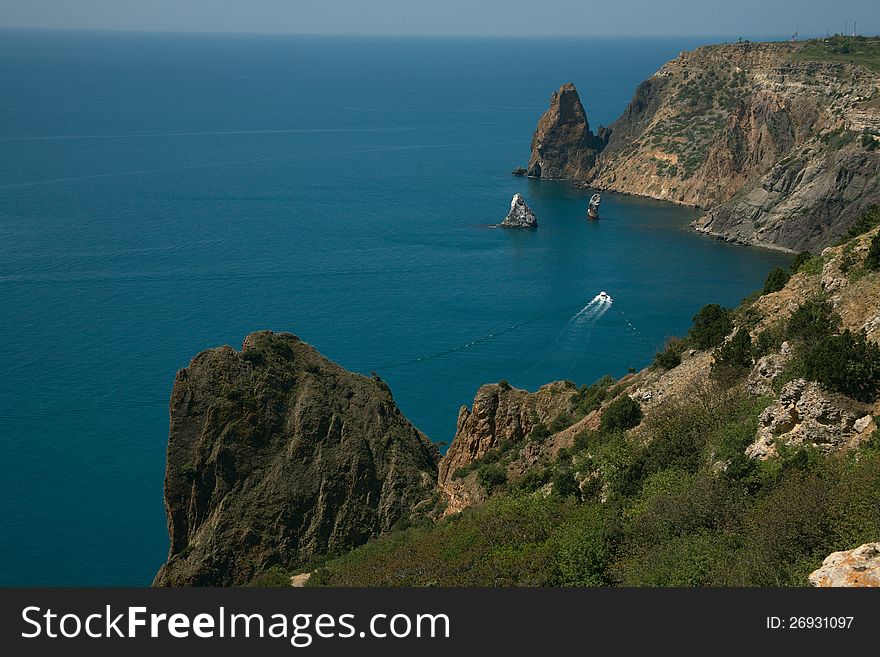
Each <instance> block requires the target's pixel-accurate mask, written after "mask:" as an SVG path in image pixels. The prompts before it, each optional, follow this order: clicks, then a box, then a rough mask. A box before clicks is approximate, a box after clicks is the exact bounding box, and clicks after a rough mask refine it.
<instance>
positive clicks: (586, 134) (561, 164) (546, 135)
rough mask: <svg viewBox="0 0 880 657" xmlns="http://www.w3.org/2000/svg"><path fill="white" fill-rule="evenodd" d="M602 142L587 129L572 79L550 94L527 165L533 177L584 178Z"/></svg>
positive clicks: (591, 166)
mask: <svg viewBox="0 0 880 657" xmlns="http://www.w3.org/2000/svg"><path fill="white" fill-rule="evenodd" d="M603 145H604V143H603V141H602V140H601V139H600V138H598V137H596V136H595V135H594V134H593V133H592V132H591V131H590V124H589V122H588V121H587V114H586V112H584V106H583V105H582V104H581V99H580V97H579V96H578V92H577V89H575V87H574V85H573V84H572V83H570V82H569V83H566V84H564V85H562V86H561V87H560V88H559V91H556V92H554V93H553V95H552V96H550V108H549V109H548V110H547V111H546V112H544V114H543V115H542V116H541V118H540V120H539V121H538V127H537V129H536V130H535V134H534V136H533V137H532V153H531V157H529V164H528V168H527V172H528V175H529V176H531V177H533V178H562V179H571V180H578V179H583V178H585V177H586V176H587V175H588V174H589V172H590V170H591V169H592V168H593V166H594V165H595V164H596V157H597V156H598V154H599V151H601V150H602V147H603Z"/></svg>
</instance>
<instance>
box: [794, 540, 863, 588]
mask: <svg viewBox="0 0 880 657" xmlns="http://www.w3.org/2000/svg"><path fill="white" fill-rule="evenodd" d="M810 584H812V585H813V586H819V587H832V586H880V543H865V544H864V545H860V546H859V547H857V548H856V549H854V550H846V551H843V552H832V553H831V554H829V555H828V556H827V557H826V558H825V561H823V562H822V567H821V568H818V569H816V570H814V571H813V572H812V573H810Z"/></svg>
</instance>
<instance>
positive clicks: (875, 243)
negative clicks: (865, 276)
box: [865, 233, 880, 271]
mask: <svg viewBox="0 0 880 657" xmlns="http://www.w3.org/2000/svg"><path fill="white" fill-rule="evenodd" d="M865 269H867V270H868V271H877V270H878V269H880V233H877V234H876V235H874V237H873V238H872V239H871V246H870V247H869V248H868V255H866V256H865Z"/></svg>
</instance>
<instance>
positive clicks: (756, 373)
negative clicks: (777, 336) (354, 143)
mask: <svg viewBox="0 0 880 657" xmlns="http://www.w3.org/2000/svg"><path fill="white" fill-rule="evenodd" d="M790 360H791V345H790V344H789V343H788V342H783V343H782V348H781V349H780V351H779V353H777V354H767V355H766V356H762V357H761V358H759V359H758V361H757V362H756V363H755V366H754V368H753V369H752V371H751V373H750V374H749V378H748V380H747V381H746V389H747V390H748V391H749V393H750V394H752V395H756V396H761V395H771V394H773V392H774V390H773V384H774V383H775V382H776V379H778V378H779V376H780V375H781V374H782V373H783V372H784V371H785V366H786V365H788V362H789V361H790Z"/></svg>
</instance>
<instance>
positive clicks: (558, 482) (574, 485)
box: [553, 468, 581, 497]
mask: <svg viewBox="0 0 880 657" xmlns="http://www.w3.org/2000/svg"><path fill="white" fill-rule="evenodd" d="M553 492H554V493H556V494H557V495H559V497H570V496H571V495H575V496H577V495H579V494H580V492H581V491H580V488H579V487H578V482H577V479H575V476H574V473H573V472H572V471H571V470H570V469H569V468H561V469H559V470H557V471H556V473H555V474H554V475H553Z"/></svg>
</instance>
